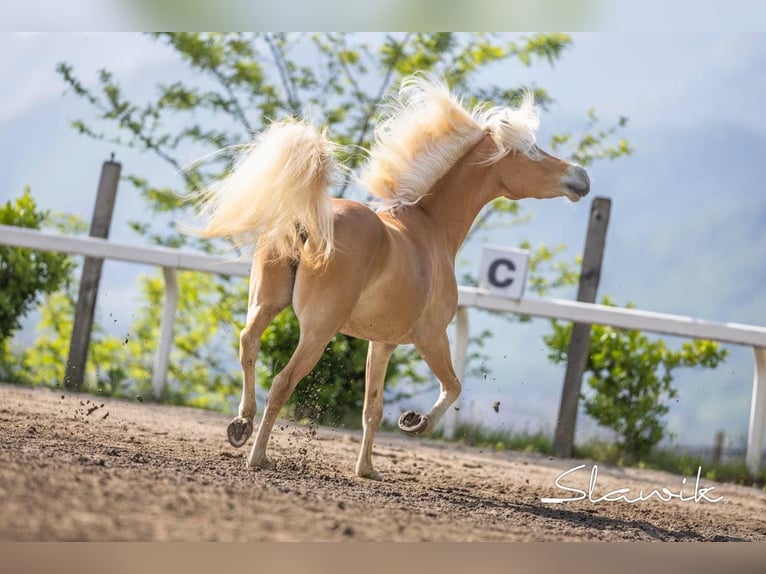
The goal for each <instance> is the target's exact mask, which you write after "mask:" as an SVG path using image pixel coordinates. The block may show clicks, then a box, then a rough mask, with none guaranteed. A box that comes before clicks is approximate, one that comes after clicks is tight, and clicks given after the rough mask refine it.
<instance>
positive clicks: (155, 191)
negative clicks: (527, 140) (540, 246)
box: [58, 33, 630, 414]
mask: <svg viewBox="0 0 766 574" xmlns="http://www.w3.org/2000/svg"><path fill="white" fill-rule="evenodd" d="M153 37H154V38H155V39H156V40H157V41H158V42H159V43H160V44H163V45H165V46H166V47H168V48H169V49H171V50H174V51H175V53H176V54H177V55H178V57H179V58H180V59H181V60H182V61H183V62H184V64H185V65H186V66H187V69H188V71H189V72H190V73H188V74H183V77H180V78H178V79H172V80H169V81H167V82H165V83H162V84H161V85H159V86H158V88H157V93H156V95H155V97H152V98H150V99H149V100H148V101H145V102H143V103H136V102H134V101H133V100H132V99H131V97H130V95H128V94H126V93H125V91H124V90H123V88H122V87H121V86H120V84H119V83H118V81H117V79H116V78H115V77H114V75H113V74H112V73H111V72H109V71H108V70H102V71H101V72H100V74H99V77H98V80H97V82H96V84H95V85H93V86H87V85H85V84H84V83H83V82H82V81H81V80H80V78H79V77H78V75H77V74H76V72H75V70H74V69H73V67H72V66H71V65H69V64H66V63H61V64H60V65H59V66H58V71H59V73H60V74H61V76H62V78H63V80H64V82H65V83H66V84H67V86H68V87H69V89H70V90H71V91H72V92H73V93H75V94H76V95H78V96H80V97H81V98H83V99H85V100H86V101H88V102H89V103H90V104H91V105H92V108H93V110H94V111H95V119H94V121H88V122H86V121H83V120H76V121H75V122H73V125H74V126H75V128H76V129H78V130H79V131H80V132H81V133H83V134H86V135H88V136H90V137H93V138H97V139H102V140H107V141H111V142H115V143H118V144H124V145H128V146H131V147H134V148H137V149H140V150H143V151H146V152H149V153H152V154H154V155H155V156H157V157H159V158H161V159H162V160H163V161H165V162H166V163H167V164H168V165H169V166H170V167H171V168H172V169H173V170H174V171H175V172H177V173H179V174H180V176H181V178H182V180H183V189H182V190H181V192H180V193H179V192H178V191H177V190H175V189H172V188H171V187H170V186H158V185H156V184H155V183H152V182H150V181H148V180H147V179H146V178H145V177H143V176H141V175H139V174H132V175H129V176H128V179H129V180H130V181H131V182H132V184H133V185H134V186H135V188H136V189H137V191H138V192H139V193H140V194H141V195H142V197H143V198H144V199H145V200H146V202H147V205H148V206H149V207H150V208H151V210H152V211H153V212H155V214H158V215H160V216H161V217H155V218H153V220H152V221H151V222H148V221H134V222H132V223H131V226H132V228H133V229H134V230H135V231H136V232H138V233H140V234H141V235H143V236H145V237H147V238H148V239H149V240H150V241H152V242H154V243H157V244H162V245H167V246H182V245H194V246H196V247H199V248H202V249H205V250H209V251H210V250H216V249H219V248H220V244H215V243H210V242H208V241H200V240H198V239H195V238H191V237H189V236H187V235H184V234H182V233H180V232H179V231H178V230H177V229H176V228H175V227H174V226H173V224H172V221H173V220H182V219H183V218H184V216H185V215H186V213H187V212H188V211H189V208H193V207H194V206H195V200H194V198H195V196H196V193H197V192H198V191H199V190H200V189H201V188H203V187H204V186H205V184H206V183H207V182H209V181H211V179H213V178H216V177H218V176H220V175H222V174H225V173H226V172H227V171H228V170H229V169H230V168H231V165H232V162H233V160H234V159H235V158H234V155H235V154H233V153H229V154H218V153H213V154H211V153H210V152H211V151H216V150H219V149H221V148H227V147H228V148H230V149H231V150H236V149H237V146H238V145H239V144H242V143H244V142H247V141H248V140H249V139H250V138H251V136H252V134H253V133H254V132H258V131H260V130H261V129H262V128H263V127H264V126H266V125H267V124H268V123H269V122H270V121H272V120H274V119H276V118H279V117H282V116H285V115H302V116H311V115H312V114H316V113H318V114H319V115H320V116H321V118H322V120H323V122H324V123H325V124H326V125H327V126H328V128H329V129H330V132H331V136H332V138H333V139H334V140H335V141H337V142H339V143H340V144H342V146H343V147H342V149H341V152H340V156H341V157H340V158H339V159H340V160H341V161H342V162H343V163H344V164H345V165H347V166H348V167H349V168H350V169H349V171H348V173H347V175H346V177H345V179H344V180H343V181H342V182H341V183H340V184H339V186H338V187H337V188H336V189H335V190H334V193H335V195H336V196H338V197H342V196H344V195H346V194H347V193H348V192H349V190H350V188H351V186H352V184H353V175H354V170H355V169H356V168H357V167H358V166H359V165H360V164H361V162H362V161H363V159H364V157H365V153H366V151H367V150H368V149H369V147H370V143H371V140H372V135H373V133H374V129H375V126H376V115H377V113H378V108H379V105H380V104H381V103H382V102H383V100H384V99H385V97H386V96H387V95H388V94H389V93H390V91H391V90H392V89H394V88H395V87H396V85H397V83H398V81H399V80H400V79H401V78H402V77H403V76H406V75H409V74H411V73H413V72H432V73H436V74H439V75H442V76H444V77H445V78H446V79H447V80H448V81H449V82H450V83H451V84H452V85H453V87H454V88H455V89H456V90H457V91H459V92H461V93H463V94H466V95H467V96H468V97H469V98H470V99H471V100H474V101H478V100H486V101H491V102H494V103H498V104H506V105H507V104H510V103H514V102H515V101H516V100H517V99H518V98H519V96H520V94H521V89H520V87H517V86H516V87H514V86H508V85H503V86H496V85H488V86H480V85H478V84H477V82H476V81H475V78H476V76H477V74H478V72H479V71H482V70H486V69H491V67H492V66H496V65H498V64H500V63H503V62H507V63H510V62H515V63H516V64H517V65H520V66H531V65H533V64H535V63H537V62H547V63H549V64H552V63H554V62H555V61H557V60H558V59H559V58H560V57H561V55H562V54H563V52H564V50H565V49H567V48H568V47H569V46H570V45H571V39H570V38H569V36H567V35H565V34H537V35H532V36H528V37H512V36H509V35H503V34H457V33H422V34H416V33H406V34H389V35H380V36H378V37H377V38H376V39H375V40H369V38H365V37H361V36H360V35H354V34H333V33H327V34H313V35H308V34H284V33H234V34H198V33H182V34H155V35H154V36H153ZM506 75H507V74H503V76H504V77H505V76H506ZM535 94H536V97H537V100H538V102H539V103H540V104H541V105H543V106H546V105H547V104H548V103H550V102H551V98H550V97H549V95H548V94H547V92H546V91H545V90H544V89H542V88H536V89H535ZM596 122H597V118H596V116H595V114H591V115H590V116H589V118H588V120H587V123H586V124H585V127H584V129H583V132H582V133H581V135H580V136H579V137H574V136H573V135H572V134H569V133H565V134H559V135H558V136H557V137H556V138H554V141H553V142H552V144H555V145H556V146H558V147H559V148H561V149H564V147H565V146H570V148H571V149H570V152H569V155H570V156H575V157H578V158H579V159H580V161H581V162H582V163H589V162H590V161H592V160H593V159H596V158H600V157H619V156H620V155H624V154H625V153H628V152H629V151H630V150H629V147H628V145H627V142H626V140H624V138H619V137H618V134H617V132H618V130H619V129H620V128H621V127H622V126H623V125H624V119H620V121H619V122H618V124H616V125H615V126H612V127H609V128H604V129H599V128H598V127H597V126H596ZM185 157H204V158H205V160H203V161H199V162H197V163H193V164H191V165H190V166H188V167H184V164H185V161H184V159H182V158H185ZM518 217H519V208H518V204H516V203H515V202H510V201H506V200H501V201H496V202H493V203H492V204H491V205H490V206H488V207H487V208H486V209H485V210H484V211H483V212H482V213H481V214H480V216H479V219H478V226H477V229H485V228H487V226H488V225H489V224H490V220H491V219H492V220H493V221H494V220H498V222H505V223H508V222H512V221H514V220H517V219H518ZM155 221H157V222H159V223H155ZM496 224H497V222H496ZM197 289H198V291H197V293H198V295H199V297H200V298H201V300H204V301H205V304H206V305H209V306H211V307H214V308H216V309H217V310H218V311H219V312H220V313H222V314H223V315H225V316H230V317H231V318H232V321H233V320H234V319H235V318H241V317H243V316H244V312H242V311H241V310H238V311H237V312H235V309H236V308H237V306H238V305H242V302H241V301H238V300H236V301H235V297H232V287H231V284H230V282H229V281H228V280H226V279H221V278H215V277H212V276H210V277H207V278H206V279H205V280H201V281H200V282H199V283H198V284H197ZM182 307H183V304H182ZM146 313H147V317H146V320H147V322H150V321H152V320H154V321H156V320H157V315H158V314H157V313H156V312H155V311H153V310H147V311H146ZM180 313H181V312H179V314H180ZM208 319H210V318H208ZM202 320H205V318H204V317H197V323H196V325H197V326H200V325H201V323H200V322H201V321H202ZM275 325H276V326H277V327H275V328H279V329H280V335H279V336H278V337H276V338H274V339H270V338H269V337H272V335H273V333H274V332H273V331H269V332H267V334H265V335H264V337H265V340H266V341H267V343H268V344H264V345H263V347H262V354H261V357H262V364H263V365H265V366H266V367H267V368H265V369H264V370H265V373H266V377H265V379H264V380H265V382H266V384H269V383H270V380H271V375H272V374H273V372H274V369H276V368H277V366H279V365H283V364H284V362H285V357H286V356H288V355H289V353H291V352H292V350H293V348H294V342H295V340H296V339H295V333H297V324H296V320H295V318H294V315H292V313H290V312H287V313H285V314H284V315H283V316H282V317H281V318H280V320H279V321H277V322H276V324H275ZM201 330H202V332H203V334H206V335H207V337H206V338H204V340H199V341H196V343H197V344H196V346H195V347H194V349H195V352H196V351H198V350H199V349H201V348H204V347H206V346H209V345H215V343H214V342H213V341H212V338H211V337H212V334H213V333H214V332H215V331H216V330H215V329H204V328H203V329H201ZM291 333H292V335H293V336H292V337H290V336H287V335H288V334H291ZM329 349H332V350H333V353H326V354H325V357H324V358H323V359H322V362H321V363H320V365H319V366H318V367H317V369H316V370H315V372H314V374H313V375H312V378H310V380H316V381H321V382H322V383H323V386H322V391H321V392H320V393H319V394H320V395H321V396H319V397H316V396H315V395H316V394H317V392H319V391H318V390H317V389H316V388H315V387H314V386H313V385H312V384H303V385H299V387H298V391H297V392H296V394H295V395H294V397H295V398H294V402H293V403H292V404H293V405H294V406H296V407H297V411H298V412H300V413H301V414H305V412H306V411H305V409H306V405H310V404H312V402H317V401H321V402H324V401H326V402H333V403H334V404H335V405H342V404H346V405H348V407H349V408H352V407H354V406H357V405H358V404H359V402H360V400H361V398H360V397H361V387H362V383H361V381H362V380H363V368H364V363H365V361H364V353H365V345H364V344H360V343H358V342H355V341H352V340H350V339H349V338H347V337H345V336H338V337H337V338H336V339H334V340H333V341H332V342H331V343H330V345H329ZM194 358H195V357H194V356H193V353H191V352H188V350H187V352H186V355H185V358H184V360H182V361H180V363H179V364H181V365H185V366H187V365H190V364H192V362H193V360H194ZM190 361H191V362H190ZM339 366H342V367H343V369H342V373H343V376H340V375H335V374H334V373H337V369H338V367H339ZM184 368H185V369H186V367H184ZM392 371H393V372H391V373H390V374H391V376H392V377H393V378H394V379H396V378H398V377H402V376H404V377H405V378H410V379H412V380H417V379H418V376H417V372H416V370H415V369H413V368H412V362H411V361H410V357H409V355H402V354H400V355H398V358H395V359H394V361H393V362H392ZM319 373H324V374H319ZM191 376H192V375H191V373H190V372H188V369H186V370H185V371H184V373H179V377H180V379H185V378H188V377H191ZM232 378H238V377H236V376H235V375H232ZM342 381H345V382H342ZM344 385H350V386H344ZM352 389H353V390H352ZM344 408H345V407H341V411H342V410H343V409H344Z"/></svg>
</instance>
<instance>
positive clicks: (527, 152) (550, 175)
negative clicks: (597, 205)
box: [479, 92, 590, 201]
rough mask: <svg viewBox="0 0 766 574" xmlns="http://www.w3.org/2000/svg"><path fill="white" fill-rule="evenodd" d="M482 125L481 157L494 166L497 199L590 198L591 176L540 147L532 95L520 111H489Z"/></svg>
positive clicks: (522, 103)
mask: <svg viewBox="0 0 766 574" xmlns="http://www.w3.org/2000/svg"><path fill="white" fill-rule="evenodd" d="M479 122H480V124H481V125H482V126H483V127H484V130H485V137H484V138H483V140H482V142H481V143H480V146H481V147H482V148H484V149H483V150H481V151H480V153H481V154H482V155H483V156H484V157H485V158H486V163H487V164H488V165H493V164H494V167H495V170H494V172H495V174H496V175H497V181H496V182H495V183H496V185H497V189H498V195H502V196H505V197H507V198H509V199H525V198H528V197H533V198H537V199H545V198H550V197H561V196H564V197H567V198H569V199H570V200H571V201H579V200H580V199H581V198H582V197H585V195H587V193H588V191H589V190H590V178H589V177H588V172H586V171H585V170H584V169H583V168H582V167H580V166H579V165H575V164H573V163H570V162H568V161H566V160H563V159H560V158H557V157H555V156H552V155H551V154H549V153H547V152H545V151H543V150H542V149H540V148H539V147H538V146H537V129H538V127H539V125H540V116H539V112H538V108H537V106H535V103H534V97H533V94H532V92H526V94H525V95H524V98H523V99H522V102H521V105H520V106H519V107H518V108H508V107H495V108H489V109H488V110H486V111H485V112H483V114H482V115H480V116H479Z"/></svg>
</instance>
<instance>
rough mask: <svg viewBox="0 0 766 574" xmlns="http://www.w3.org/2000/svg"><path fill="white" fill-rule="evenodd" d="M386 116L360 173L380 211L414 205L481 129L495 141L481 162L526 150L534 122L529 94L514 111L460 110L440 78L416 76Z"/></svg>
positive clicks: (476, 138) (534, 129) (530, 149)
mask: <svg viewBox="0 0 766 574" xmlns="http://www.w3.org/2000/svg"><path fill="white" fill-rule="evenodd" d="M387 116H388V117H387V119H385V120H383V121H381V122H380V123H379V124H378V127H377V129H376V131H375V143H374V145H373V147H372V151H371V152H370V156H369V159H368V161H367V164H366V165H365V167H364V168H363V170H362V174H361V176H360V181H361V183H362V185H364V186H365V187H366V188H367V190H368V191H369V192H370V193H371V194H372V195H374V196H376V197H377V198H379V201H378V202H377V203H378V205H379V207H380V209H381V210H382V211H396V210H398V209H400V208H402V207H405V206H408V205H414V204H415V203H417V202H418V201H419V200H420V199H421V198H422V197H423V196H424V195H425V194H426V192H428V190H429V189H431V187H433V185H434V184H435V183H436V182H437V181H438V180H439V179H440V178H441V177H442V176H443V175H444V174H446V173H447V171H448V170H449V169H450V168H451V167H452V166H453V165H454V164H455V162H457V160H458V159H460V157H462V156H463V155H464V154H465V153H466V152H467V151H468V150H469V149H470V148H471V147H472V146H473V145H475V144H476V143H477V142H478V141H479V140H480V139H481V137H482V136H483V135H484V134H485V133H488V134H490V135H491V136H492V138H493V140H494V141H495V144H496V145H497V152H496V153H495V154H493V155H492V156H491V157H488V158H486V159H485V161H486V162H487V163H494V162H496V161H498V160H499V159H500V158H502V157H504V156H505V155H506V154H508V153H509V152H511V151H519V152H522V153H525V154H532V153H533V151H534V150H535V140H536V132H537V128H538V125H539V119H538V113H537V109H536V108H535V106H534V102H533V98H532V95H531V94H530V93H527V94H526V95H525V97H524V100H523V102H522V105H521V107H519V108H518V109H512V108H508V107H487V106H477V107H476V108H474V109H472V110H466V109H465V107H464V106H463V105H462V103H461V102H460V100H459V99H458V98H457V97H456V96H455V95H453V94H452V93H451V92H450V91H449V89H448V88H447V86H446V85H445V84H444V83H443V82H440V81H438V80H434V79H431V78H424V77H420V76H414V77H410V78H408V79H406V80H404V81H403V82H402V85H401V88H400V90H399V93H398V97H397V98H395V99H394V100H393V101H391V102H390V103H389V105H388V114H387Z"/></svg>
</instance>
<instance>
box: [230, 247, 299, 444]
mask: <svg viewBox="0 0 766 574" xmlns="http://www.w3.org/2000/svg"><path fill="white" fill-rule="evenodd" d="M294 281H295V278H294V271H293V269H292V268H291V265H290V264H289V263H288V262H269V261H268V260H267V258H266V257H263V256H259V255H256V257H255V258H254V260H253V270H252V272H251V274H250V294H249V297H248V307H247V319H246V320H245V327H244V329H242V331H241V332H240V335H239V362H240V365H241V366H242V398H241V400H240V403H239V416H237V417H235V418H234V419H233V420H232V421H231V423H229V426H228V428H227V429H226V434H227V435H228V437H229V443H230V444H231V445H232V446H234V447H241V446H242V445H244V444H245V443H246V442H247V439H248V438H250V435H251V434H252V433H253V418H254V417H255V412H256V404H255V361H256V359H257V358H258V353H259V352H260V350H261V335H262V334H263V332H264V331H265V330H266V327H268V326H269V323H271V322H272V321H273V320H274V318H275V317H276V316H277V315H278V314H279V312H280V311H282V310H283V309H285V308H286V307H287V306H288V305H289V304H290V300H291V298H292V291H293V284H294Z"/></svg>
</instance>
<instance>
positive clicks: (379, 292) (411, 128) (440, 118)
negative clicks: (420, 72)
mask: <svg viewBox="0 0 766 574" xmlns="http://www.w3.org/2000/svg"><path fill="white" fill-rule="evenodd" d="M538 124H539V120H538V114H537V110H536V108H535V106H534V104H533V101H532V97H531V95H529V94H527V96H526V98H525V99H524V101H523V103H522V105H521V107H520V108H518V109H512V108H508V107H493V108H489V107H483V108H477V109H474V110H470V111H469V110H466V109H465V108H464V107H463V106H462V104H461V103H460V101H459V100H457V99H456V98H455V97H454V96H453V95H452V94H451V93H450V92H449V90H448V89H447V88H446V87H445V86H444V85H443V84H441V83H440V82H436V81H431V80H427V79H423V78H410V79H408V80H405V81H404V82H403V83H402V87H401V89H400V91H399V95H398V98H397V99H396V101H395V102H393V104H392V106H391V115H390V117H389V118H388V119H387V120H386V121H383V122H381V123H380V124H379V128H378V130H377V131H376V143H375V145H374V146H373V149H372V151H371V153H370V156H369V160H368V162H367V165H366V167H365V168H364V169H363V171H362V177H361V183H362V184H363V185H364V186H365V187H366V188H367V190H368V191H369V192H370V193H371V194H373V195H374V196H376V197H377V198H379V200H380V201H379V205H378V209H377V211H373V210H372V209H370V208H369V207H367V206H366V205H363V204H362V203H359V202H356V201H349V200H346V199H334V198H331V197H330V195H328V193H327V189H328V188H329V186H330V185H331V184H332V180H333V176H334V174H335V172H336V170H337V168H338V166H336V164H335V163H334V159H333V152H334V146H333V144H332V143H331V142H329V141H328V139H327V138H326V136H325V134H324V133H323V132H322V133H320V132H318V131H317V130H315V129H314V128H313V127H311V126H310V125H308V124H306V123H303V122H300V121H296V120H287V121H282V122H277V123H273V124H272V125H271V126H270V127H269V128H268V129H267V130H266V131H265V133H264V134H263V135H262V136H261V138H260V139H259V140H258V141H256V142H255V144H253V146H252V148H250V150H249V151H248V152H247V153H246V154H245V155H244V156H243V159H242V160H241V161H240V163H239V164H238V165H237V167H236V168H235V170H234V171H233V172H232V174H231V175H229V176H228V177H227V178H225V179H223V180H222V181H221V182H219V184H218V185H216V186H215V187H213V188H211V190H210V191H209V195H208V197H207V203H206V209H207V212H208V214H209V220H208V225H207V227H206V228H205V230H204V231H203V234H204V235H205V236H207V237H229V238H233V239H235V240H239V241H240V242H242V243H245V244H248V243H249V244H252V245H254V247H255V255H254V260H253V267H252V274H251V277H250V295H249V301H248V311H247V319H246V324H245V327H244V329H242V332H241V335H240V362H241V364H242V379H243V384H242V400H241V402H240V405H239V416H237V417H235V418H234V419H233V420H232V422H231V423H230V424H229V427H228V437H229V442H230V443H231V444H232V445H233V446H235V447H240V446H242V445H244V444H245V443H246V442H247V440H248V438H249V437H250V435H251V434H252V432H253V417H254V416H255V412H256V404H255V390H254V386H255V372H254V371H255V369H254V368H255V361H256V358H257V356H258V352H259V350H260V337H261V334H262V333H263V331H264V330H265V329H266V327H267V326H268V324H269V323H270V322H271V321H272V320H273V319H274V318H275V317H276V315H277V314H278V313H279V312H280V311H282V310H283V309H285V308H286V307H287V306H289V305H290V304H292V305H293V307H294V309H295V313H296V315H297V317H298V320H299V323H300V340H299V342H298V346H297V348H296V349H295V352H294V353H293V355H292V358H291V359H290V361H289V362H288V363H287V365H286V366H285V368H284V369H283V370H282V371H281V372H280V373H278V374H277V375H276V376H275V377H274V381H273V384H272V387H271V390H270V392H269V396H268V401H267V403H266V409H265V412H264V414H263V419H262V421H261V424H260V427H259V428H258V433H257V436H256V439H255V444H254V445H253V448H252V450H251V451H250V456H249V457H248V460H247V462H248V465H249V466H251V467H253V466H263V465H264V464H265V463H266V445H267V443H268V440H269V435H270V433H271V430H272V427H273V426H274V422H275V420H276V418H277V415H278V413H279V411H280V409H281V408H282V407H283V406H284V404H285V402H286V401H287V399H288V398H289V397H290V395H291V393H292V392H293V389H294V388H295V386H296V385H297V384H298V382H299V381H300V380H301V379H302V378H303V377H305V376H306V375H307V374H308V373H309V372H310V371H311V369H313V367H314V365H315V364H316V363H317V361H318V360H319V358H320V357H321V355H322V352H323V351H324V349H325V346H326V345H327V343H328V342H329V341H330V339H331V338H332V337H333V336H334V335H335V334H336V333H338V332H339V331H340V332H341V333H345V334H347V335H351V336H354V337H359V338H362V339H367V340H368V341H369V342H370V344H369V350H368V354H367V366H366V376H365V398H364V409H363V418H362V421H363V428H364V434H363V440H362V448H361V452H360V453H359V458H358V460H357V463H356V473H357V474H358V475H359V476H361V477H366V478H373V479H379V478H380V477H379V475H378V473H377V472H376V471H375V469H374V468H373V464H372V445H373V438H374V436H375V431H376V430H377V428H378V425H379V424H380V421H381V418H382V412H383V382H384V377H385V372H386V367H387V365H388V361H389V359H390V357H391V354H392V353H393V351H394V349H396V347H397V345H401V344H405V343H412V344H413V345H414V346H415V348H416V349H417V350H418V352H419V353H420V355H421V356H422V357H423V359H424V360H425V362H426V363H427V364H428V366H429V367H430V368H431V370H432V371H433V373H434V374H435V375H436V377H437V378H438V379H439V382H440V383H441V393H440V394H439V397H438V399H437V400H436V402H435V403H434V405H433V407H432V408H431V410H430V411H429V412H428V413H427V414H421V413H417V412H412V411H409V412H406V413H404V414H403V415H402V416H401V418H400V419H399V428H400V429H401V430H403V431H405V432H408V433H412V434H422V433H427V432H430V431H431V430H432V429H433V428H434V427H435V426H436V424H437V423H438V422H439V420H440V419H441V418H442V416H443V415H444V413H445V411H446V410H447V409H448V408H449V406H450V405H451V404H452V403H453V402H454V401H455V399H456V398H457V397H458V395H459V394H460V381H459V380H458V378H457V376H456V375H455V371H454V370H453V368H452V360H451V358H450V348H449V342H448V339H447V333H446V329H447V326H448V325H449V323H450V321H451V320H452V317H453V316H454V314H455V309H456V306H457V282H456V280H455V255H456V253H457V250H458V248H459V247H460V245H461V243H462V242H463V240H464V239H465V237H466V235H467V233H468V231H469V229H470V227H471V224H472V223H473V221H474V219H475V217H476V215H477V214H478V213H479V210H481V208H482V207H483V206H484V205H485V204H487V203H488V202H489V201H491V200H493V199H495V198H498V197H501V196H503V197H506V198H509V199H514V200H516V199H522V198H529V197H532V198H539V199H540V198H551V197H560V196H564V197H567V198H569V199H570V200H571V201H578V200H579V199H580V198H582V197H583V196H584V195H586V194H587V193H588V190H589V187H590V182H589V179H588V174H587V173H586V171H585V170H584V169H583V168H581V167H579V166H576V165H573V164H571V163H569V162H567V161H564V160H561V159H558V158H556V157H553V156H551V155H549V154H547V153H545V152H544V151H542V150H541V149H540V148H538V147H537V145H536V143H535V139H536V131H537V127H538Z"/></svg>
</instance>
